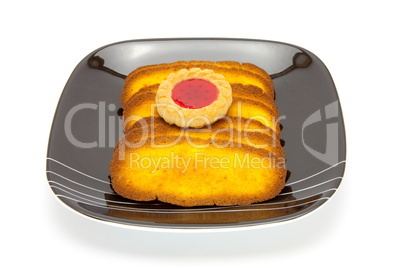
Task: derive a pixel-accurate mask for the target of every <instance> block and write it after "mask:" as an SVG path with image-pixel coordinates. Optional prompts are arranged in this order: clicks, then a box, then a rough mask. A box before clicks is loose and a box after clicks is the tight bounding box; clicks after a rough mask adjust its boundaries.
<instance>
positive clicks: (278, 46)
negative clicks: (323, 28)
mask: <svg viewBox="0 0 402 268" xmlns="http://www.w3.org/2000/svg"><path fill="white" fill-rule="evenodd" d="M179 60H185V61H186V60H208V61H225V60H229V61H238V62H249V63H253V64H256V65H257V66H259V67H261V68H263V69H265V70H266V71H267V72H268V73H269V74H270V75H271V77H272V78H273V81H274V86H275V90H276V104H277V106H278V109H279V113H280V115H281V118H280V123H281V124H282V126H283V130H282V134H281V139H282V140H283V141H284V142H285V145H284V149H285V153H286V158H287V168H288V170H289V177H288V179H287V182H286V187H285V189H284V190H283V191H282V193H281V194H280V195H279V196H277V197H276V198H274V199H272V200H269V201H267V202H263V203H259V204H253V205H250V206H235V207H215V206H214V207H197V208H181V207H176V206H173V205H169V204H164V203H161V202H135V201H131V200H127V199H124V198H122V197H120V196H118V195H116V194H115V193H114V191H113V189H112V188H111V184H110V179H109V177H108V176H109V162H110V159H111V155H112V152H113V149H114V146H115V144H116V142H117V140H118V138H119V137H120V136H122V135H123V132H122V130H121V127H120V126H121V116H120V115H119V107H120V93H121V89H122V87H123V83H124V78H125V77H126V75H127V74H128V73H130V72H131V71H132V70H134V69H136V68H137V67H140V66H144V65H149V64H159V63H167V62H174V61H179ZM345 157H346V142H345V130H344V123H343V118H342V113H341V108H340V103H339V99H338V96H337V92H336V88H335V85H334V83H333V81H332V78H331V76H330V74H329V72H328V70H327V68H326V67H325V65H324V64H323V63H322V62H321V60H320V59H318V58H317V57H316V56H315V55H314V54H312V53H311V52H309V51H307V50H305V49H303V48H300V47H297V46H294V45H289V44H284V43H278V42H271V41H264V40H245V39H211V38H209V39H155V40H133V41H126V42H120V43H115V44H111V45H107V46H105V47H102V48H100V49H97V50H96V51H94V52H93V53H91V54H89V55H88V56H87V57H85V58H84V59H83V60H82V61H81V62H80V63H79V64H78V65H77V67H76V68H75V70H74V71H73V73H72V74H71V77H70V78H69V80H68V82H67V84H66V86H65V88H64V91H63V93H62V96H61V98H60V101H59V104H58V107H57V110H56V113H55V117H54V121H53V125H52V129H51V133H50V139H49V147H48V157H47V178H48V181H49V185H50V187H51V188H52V190H53V192H54V193H55V195H56V196H57V197H58V198H59V199H60V200H61V201H62V202H63V203H64V204H65V205H67V206H68V207H70V208H72V209H73V210H75V211H77V212H79V213H81V214H83V215H86V216H89V217H91V218H94V219H98V220H101V221H105V222H109V223H118V224H124V225H130V226H139V227H153V228H167V229H171V228H181V229H211V228H212V229H215V228H234V227H243V226H257V225H267V224H272V223H278V222H284V221H289V220H292V219H296V218H298V217H300V216H303V215H305V214H307V213H310V212H312V211H314V210H315V209H317V208H318V207H320V206H321V205H323V204H324V203H325V202H326V201H327V200H328V199H330V198H331V196H332V195H333V194H334V193H335V191H336V190H337V188H338V186H339V184H340V183H341V180H342V176H343V173H344V169H345V163H346V161H345Z"/></svg>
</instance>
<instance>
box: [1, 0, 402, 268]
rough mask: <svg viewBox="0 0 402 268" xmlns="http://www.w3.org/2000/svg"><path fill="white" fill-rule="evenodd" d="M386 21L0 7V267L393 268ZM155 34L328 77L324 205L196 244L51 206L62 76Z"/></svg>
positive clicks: (342, 14) (389, 25) (306, 6)
mask: <svg viewBox="0 0 402 268" xmlns="http://www.w3.org/2000/svg"><path fill="white" fill-rule="evenodd" d="M263 3H266V4H264V5H263ZM400 11H401V8H400V6H399V5H397V1H347V2H346V1H271V2H270V1H253V0H246V1H235V0H233V1H207V0H204V1H173V0H170V1H165V2H157V1H101V0H99V1H80V2H78V1H40V0H36V1H13V2H12V1H7V3H5V1H3V2H2V4H1V7H0V13H1V16H0V27H1V43H0V46H1V50H0V53H1V57H0V68H1V91H0V94H1V105H0V109H1V132H0V135H1V142H2V146H1V152H2V158H1V167H2V173H1V175H2V176H1V184H0V185H1V195H0V198H1V206H2V209H1V222H0V224H1V229H0V230H1V244H2V245H3V249H2V250H1V253H0V254H1V262H2V263H3V264H6V263H7V262H8V263H9V264H8V265H7V267H23V266H22V265H26V266H25V267H28V265H29V267H32V266H34V267H38V265H46V266H45V267H50V265H52V266H55V267H86V266H87V267H157V266H156V265H158V266H159V267H206V266H207V265H210V266H209V267H244V266H246V267H253V266H256V265H263V266H265V267H273V265H275V267H299V266H306V267H321V266H325V267H341V265H346V264H354V265H359V267H363V266H364V265H370V267H373V266H371V265H378V266H379V265H381V266H382V267H397V266H398V265H399V267H401V263H402V261H401V260H400V256H399V255H400V253H401V246H400V242H401V239H402V236H401V229H400V226H401V223H402V222H401V219H400V217H398V214H400V209H401V206H400V205H401V200H402V199H401V197H400V193H401V189H400V188H401V187H402V183H401V179H402V176H401V173H400V169H399V168H400V167H401V153H400V150H401V149H402V148H401V139H400V131H399V130H400V127H399V125H401V119H400V117H401V115H402V113H401V106H402V105H401V99H400V97H401V91H402V86H401V77H402V75H401V71H402V56H401V54H402V42H401V38H400V36H401V25H402V20H401V18H400V16H401V15H400V13H401V12H400ZM161 37H235V38H256V39H266V40H275V41H282V42H287V43H291V44H295V45H299V46H301V47H304V48H306V49H308V50H310V51H312V52H313V53H314V54H316V55H317V56H318V57H319V58H320V59H321V60H322V61H323V62H324V63H325V64H326V66H327V67H328V69H329V70H330V72H331V74H332V76H333V79H334V81H335V84H336V87H337V89H338V92H339V96H340V100H341V105H342V108H343V114H344V119H345V122H346V134H347V142H348V145H347V168H346V173H345V177H344V180H343V182H342V184H341V187H340V189H339V190H338V191H337V192H336V194H335V195H334V196H333V198H332V199H331V200H330V201H329V202H327V204H326V205H324V206H323V207H322V208H321V209H319V210H318V211H316V212H315V213H312V214H311V215H309V216H307V217H304V218H302V219H300V220H298V221H294V222H291V223H288V224H284V225H280V226H273V227H265V228H260V229H256V230H242V231H236V232H223V233H217V232H214V233H198V234H194V233H164V232H152V231H144V230H131V229H125V228H121V227H116V226H109V225H106V224H103V223H99V222H96V221H93V220H91V219H88V218H86V217H82V216H80V215H78V214H76V213H73V212H72V211H70V210H68V209H66V208H65V207H64V206H62V205H61V204H60V203H59V202H57V200H56V198H55V197H54V195H53V194H52V192H51V190H50V188H49V187H48V184H47V180H46V174H45V163H46V161H45V157H46V150H47V142H48V137H49V131H50V126H51V122H52V119H53V114H54V111H55V108H56V105H57V102H58V99H59V97H60V94H61V92H62V90H63V88H64V85H65V83H66V81H67V79H68V77H69V75H70V73H71V72H72V71H73V69H74V67H75V66H76V64H77V63H78V62H79V61H80V60H81V59H82V58H83V57H85V56H86V55H87V54H88V53H90V52H92V51H93V50H94V49H96V48H98V47H101V46H103V45H107V44H110V43H113V42H117V41H123V40H130V39H142V38H161Z"/></svg>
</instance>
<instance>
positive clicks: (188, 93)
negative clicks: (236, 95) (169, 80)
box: [172, 79, 219, 109]
mask: <svg viewBox="0 0 402 268" xmlns="http://www.w3.org/2000/svg"><path fill="white" fill-rule="evenodd" d="M218 95H219V91H218V89H217V88H216V86H215V85H214V84H212V83H210V82H208V81H206V80H204V79H189V80H184V81H182V82H180V83H178V84H177V85H176V86H175V87H174V88H173V90H172V99H173V101H174V102H175V103H176V104H177V105H179V106H180V107H183V108H187V109H200V108H202V107H205V106H208V105H210V104H211V103H213V102H214V101H216V100H217V99H218Z"/></svg>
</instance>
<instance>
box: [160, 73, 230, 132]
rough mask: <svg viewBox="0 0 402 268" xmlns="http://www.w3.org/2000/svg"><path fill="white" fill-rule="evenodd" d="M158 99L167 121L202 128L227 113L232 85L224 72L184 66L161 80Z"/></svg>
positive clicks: (161, 112)
mask: <svg viewBox="0 0 402 268" xmlns="http://www.w3.org/2000/svg"><path fill="white" fill-rule="evenodd" d="M155 102H156V107H157V110H158V113H159V115H160V116H161V117H162V118H163V119H164V120H165V121H166V122H167V123H169V124H175V125H177V126H179V127H193V128H200V127H203V126H206V125H211V124H212V123H214V122H215V121H217V120H219V119H220V118H222V117H224V116H225V115H226V113H227V111H228V109H229V107H230V105H231V104H232V88H231V86H230V84H229V82H227V81H226V79H225V77H224V76H223V75H221V74H217V73H215V72H214V71H212V70H209V69H203V70H202V69H200V68H192V69H190V70H187V69H181V70H180V71H178V72H176V73H171V74H169V75H168V77H167V78H166V79H165V80H164V81H162V83H160V85H159V88H158V91H157V93H156V97H155Z"/></svg>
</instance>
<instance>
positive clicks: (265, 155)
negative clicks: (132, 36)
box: [110, 61, 287, 207]
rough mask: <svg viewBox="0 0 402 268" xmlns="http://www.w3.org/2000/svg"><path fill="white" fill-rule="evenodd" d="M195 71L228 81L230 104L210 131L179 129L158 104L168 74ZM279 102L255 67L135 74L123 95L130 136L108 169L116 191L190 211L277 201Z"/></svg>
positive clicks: (281, 173)
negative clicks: (164, 117)
mask: <svg viewBox="0 0 402 268" xmlns="http://www.w3.org/2000/svg"><path fill="white" fill-rule="evenodd" d="M192 68H199V69H201V70H204V69H209V70H213V71H214V72H215V73H219V74H221V75H223V76H224V77H225V79H226V81H227V82H228V83H229V84H230V86H231V89H232V104H231V105H230V107H229V108H228V110H227V113H226V116H224V117H222V118H221V119H219V120H218V121H216V122H215V123H213V124H212V125H208V126H204V127H201V128H180V127H177V126H176V125H170V124H168V123H166V121H165V120H164V119H163V118H162V117H161V116H160V115H159V113H158V111H157V109H156V107H155V99H156V94H157V91H158V88H159V86H160V84H161V83H162V81H164V80H165V79H166V78H167V77H168V76H169V74H171V73H177V72H178V71H180V70H181V69H186V70H187V71H189V70H191V69H192ZM274 96H275V94H274V88H273V83H272V80H271V79H270V76H269V75H268V74H267V73H266V72H265V71H263V70H262V69H260V68H258V67H257V66H255V65H252V64H246V63H242V64H241V63H237V62H231V61H226V62H205V61H190V62H182V61H180V62H174V63H165V64H158V65H151V66H144V67H140V68H138V69H137V70H134V71H133V72H132V73H130V74H129V76H128V77H127V79H126V82H125V84H124V88H123V91H122V95H121V101H122V108H123V110H124V112H123V119H124V131H125V135H124V136H123V137H121V139H120V140H119V142H118V144H117V145H116V148H115V151H114V153H113V157H112V161H111V165H110V177H111V182H112V187H113V189H114V190H115V191H116V193H118V194H119V195H121V196H123V197H126V198H129V199H133V200H137V201H151V200H159V201H163V202H167V203H171V204H174V205H178V206H185V207H191V206H209V205H219V206H232V205H249V204H252V203H256V202H261V201H265V200H268V199H271V198H273V197H275V196H277V195H278V194H279V193H280V192H281V190H282V189H283V188H284V186H285V178H286V173H287V170H286V165H285V154H284V150H283V147H282V144H281V140H280V132H281V129H280V127H279V124H278V122H277V121H278V117H279V114H278V109H277V107H276V105H275V102H274ZM197 156H202V157H203V158H202V159H204V160H205V161H204V162H202V163H201V162H198V161H197ZM164 160H167V161H166V162H164ZM182 160H183V161H184V160H186V161H187V162H186V163H187V168H186V169H185V170H183V168H182V166H180V163H182V162H180V161H182ZM212 160H214V161H215V160H217V161H221V162H220V164H222V166H215V164H216V163H215V162H213V161H212ZM224 160H225V161H226V160H227V161H226V162H222V161H224ZM238 160H240V161H238ZM254 160H255V161H256V162H253V161H254ZM177 161H179V162H177ZM157 163H159V164H160V165H156V164H157ZM163 163H165V164H166V165H167V166H163ZM177 163H179V165H177ZM183 163H184V162H183ZM204 163H205V165H204ZM255 163H261V164H262V166H261V165H260V166H258V165H257V166H255V165H254V164H255ZM267 163H276V164H274V165H270V166H267V165H266V164H267ZM175 164H176V166H174V165H175ZM197 164H198V166H197ZM253 165H254V166H253Z"/></svg>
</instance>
